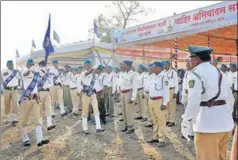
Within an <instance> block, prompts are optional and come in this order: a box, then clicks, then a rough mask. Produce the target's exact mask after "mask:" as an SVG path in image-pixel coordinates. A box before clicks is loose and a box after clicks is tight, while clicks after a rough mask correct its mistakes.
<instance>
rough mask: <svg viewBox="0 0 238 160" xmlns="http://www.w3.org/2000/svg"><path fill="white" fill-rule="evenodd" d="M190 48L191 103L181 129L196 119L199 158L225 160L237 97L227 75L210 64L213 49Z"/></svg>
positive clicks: (195, 127)
mask: <svg viewBox="0 0 238 160" xmlns="http://www.w3.org/2000/svg"><path fill="white" fill-rule="evenodd" d="M188 51H189V52H190V59H191V64H192V67H194V68H193V70H192V71H191V73H190V74H189V75H188V77H187V78H188V86H189V87H188V103H187V108H186V110H185V113H184V115H183V116H182V118H183V121H182V124H181V131H182V133H184V132H183V130H186V129H187V128H189V121H192V122H193V130H194V142H195V151H196V157H197V159H199V160H213V159H214V160H218V159H219V160H226V158H227V157H226V155H227V154H226V152H227V145H228V140H229V135H230V131H231V130H232V128H233V126H234V124H233V120H232V115H231V113H232V109H233V104H234V97H233V96H232V92H231V89H230V87H229V85H228V81H227V79H226V78H223V77H224V76H225V75H224V74H223V73H222V72H221V71H220V70H219V69H217V68H216V67H214V66H212V65H211V64H210V60H211V56H210V54H211V52H212V49H211V48H209V47H200V46H189V47H188ZM186 136H187V135H185V137H186Z"/></svg>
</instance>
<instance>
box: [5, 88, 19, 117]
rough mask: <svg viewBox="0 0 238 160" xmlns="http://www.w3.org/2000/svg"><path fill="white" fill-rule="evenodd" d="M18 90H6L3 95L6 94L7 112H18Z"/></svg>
mask: <svg viewBox="0 0 238 160" xmlns="http://www.w3.org/2000/svg"><path fill="white" fill-rule="evenodd" d="M18 95H19V94H18V91H17V90H13V91H11V90H4V92H3V96H4V106H5V114H6V115H7V114H11V113H15V114H17V113H18V105H17V101H18V98H19V96H18Z"/></svg>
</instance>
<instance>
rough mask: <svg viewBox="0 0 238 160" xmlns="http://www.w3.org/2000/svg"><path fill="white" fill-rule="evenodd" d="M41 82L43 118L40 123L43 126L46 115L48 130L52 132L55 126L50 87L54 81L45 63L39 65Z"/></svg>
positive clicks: (40, 95)
mask: <svg viewBox="0 0 238 160" xmlns="http://www.w3.org/2000/svg"><path fill="white" fill-rule="evenodd" d="M39 73H40V75H39V81H38V84H37V87H38V92H39V98H40V101H41V105H40V107H41V117H40V123H41V125H43V117H44V114H43V113H45V115H46V123H47V130H52V129H54V128H55V125H53V124H52V109H53V108H52V106H51V105H52V101H51V96H50V89H49V88H50V87H51V86H53V83H52V79H51V78H50V74H49V72H48V69H47V68H46V67H45V61H41V62H40V63H39Z"/></svg>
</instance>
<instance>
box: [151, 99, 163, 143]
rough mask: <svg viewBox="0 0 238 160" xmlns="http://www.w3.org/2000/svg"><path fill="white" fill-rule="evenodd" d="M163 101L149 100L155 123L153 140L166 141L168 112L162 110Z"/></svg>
mask: <svg viewBox="0 0 238 160" xmlns="http://www.w3.org/2000/svg"><path fill="white" fill-rule="evenodd" d="M161 105H162V99H159V100H151V99H150V100H149V108H150V112H151V113H150V114H151V118H152V121H153V139H158V140H159V141H162V142H163V141H165V131H166V119H165V115H166V110H161V108H160V106H161Z"/></svg>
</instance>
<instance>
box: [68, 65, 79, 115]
mask: <svg viewBox="0 0 238 160" xmlns="http://www.w3.org/2000/svg"><path fill="white" fill-rule="evenodd" d="M77 72H78V71H77V68H72V72H69V77H70V79H69V80H68V81H69V88H70V97H71V100H72V104H73V114H74V115H75V116H77V115H79V97H78V87H77V85H78V83H77V78H78V77H77Z"/></svg>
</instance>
